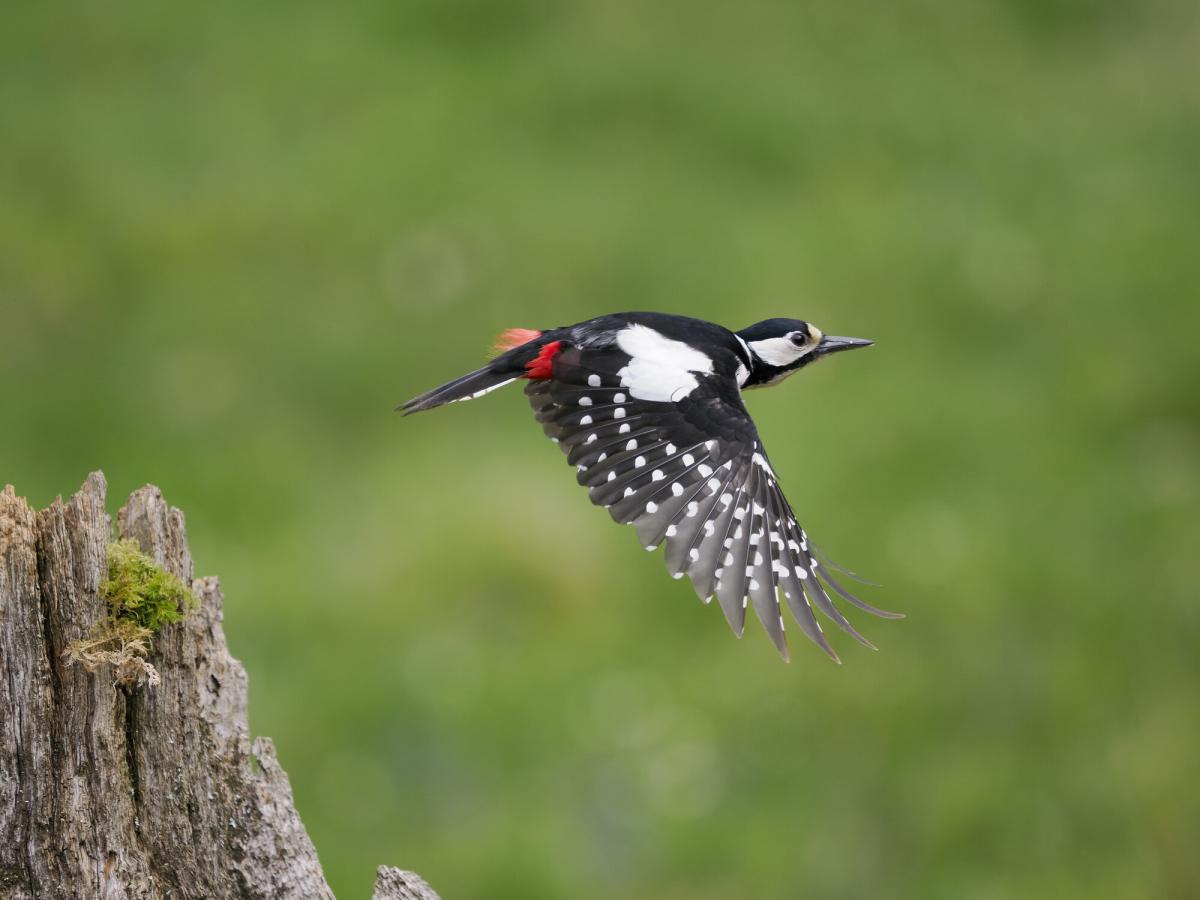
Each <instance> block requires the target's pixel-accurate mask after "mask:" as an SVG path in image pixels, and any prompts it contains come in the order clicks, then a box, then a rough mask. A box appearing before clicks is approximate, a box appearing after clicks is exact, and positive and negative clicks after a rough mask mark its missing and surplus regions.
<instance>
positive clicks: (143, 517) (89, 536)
mask: <svg viewBox="0 0 1200 900" xmlns="http://www.w3.org/2000/svg"><path fill="white" fill-rule="evenodd" d="M104 500H105V481H104V476H103V475H102V474H100V473H98V472H97V473H93V474H92V475H90V476H89V477H88V479H87V481H86V482H85V483H84V485H83V487H82V488H81V489H80V491H79V492H78V493H77V494H76V495H75V496H74V497H72V498H71V499H70V501H69V502H67V503H63V502H62V500H61V498H60V499H59V500H56V501H55V502H54V503H53V504H52V505H51V506H50V507H49V508H47V509H44V510H41V511H37V512H35V511H34V510H32V509H30V507H29V505H28V504H27V503H26V502H25V501H24V500H23V499H22V498H20V497H17V496H16V494H15V492H14V491H13V489H12V487H11V486H8V487H6V488H5V489H4V491H3V492H0V669H2V674H0V898H3V900H31V898H89V897H96V898H104V900H125V898H131V900H132V898H224V897H229V898H306V900H310V898H317V900H319V898H332V897H333V894H332V893H331V892H330V890H329V886H328V885H327V884H326V882H325V878H324V876H323V874H322V872H321V867H320V864H319V863H318V861H317V854H316V850H315V849H314V847H313V845H312V842H311V841H310V840H309V837H308V834H307V833H306V832H305V830H304V826H303V825H302V824H301V822H300V817H299V815H298V814H297V812H296V808H295V805H294V804H293V802H292V791H291V787H290V785H289V783H288V779H287V774H286V773H285V772H284V771H283V769H282V768H281V767H280V765H279V762H278V760H277V759H276V757H275V748H274V746H273V745H272V743H271V741H270V739H269V738H261V737H260V738H257V739H255V740H253V741H251V739H250V733H249V727H248V724H247V718H246V706H247V681H246V672H245V670H244V669H243V668H242V666H241V664H240V663H239V662H238V661H237V660H236V659H234V658H233V657H232V656H230V654H229V650H228V648H227V646H226V644H225V635H224V632H223V630H222V627H221V617H222V603H223V599H222V596H221V589H220V585H219V584H218V582H217V579H216V578H200V579H195V580H193V572H192V558H191V553H190V552H189V551H188V546H187V536H186V532H185V528H184V518H183V513H181V512H180V511H179V510H177V509H174V508H171V507H168V506H167V504H166V502H165V501H164V500H163V496H162V492H161V491H159V489H158V488H156V487H153V486H147V487H144V488H141V489H140V490H138V491H136V492H135V493H134V494H133V495H132V496H131V497H130V498H129V501H128V503H126V505H125V506H124V507H123V508H122V509H121V511H120V513H119V514H118V516H117V531H118V535H119V536H120V537H122V538H133V539H134V540H136V541H137V542H138V543H139V544H140V545H141V548H142V550H143V551H144V552H145V553H147V554H148V555H150V556H151V557H153V558H154V560H155V561H156V562H157V563H158V564H159V565H160V566H162V567H163V568H164V569H166V570H168V571H170V572H172V573H173V574H175V575H177V576H179V577H180V578H181V579H182V580H183V581H184V583H185V584H191V586H192V589H193V591H194V592H195V593H196V595H197V596H198V597H199V598H200V601H201V605H200V609H199V610H198V611H196V612H194V613H193V614H191V615H190V616H188V617H187V618H186V619H185V620H184V621H183V622H180V623H177V624H171V625H166V626H164V627H163V628H162V629H161V630H160V631H159V632H158V633H157V634H156V635H155V636H154V642H153V653H152V655H151V657H150V662H151V663H152V664H153V665H154V666H155V667H156V668H157V670H158V672H159V675H160V678H161V682H160V683H159V684H158V685H157V686H154V687H148V686H141V687H120V686H118V685H117V684H116V682H115V680H114V678H113V673H112V672H111V671H109V670H107V669H106V668H104V667H101V668H99V669H97V670H96V671H94V672H90V673H89V672H87V671H85V670H84V668H83V667H82V666H79V665H67V663H66V661H65V660H64V659H63V650H64V648H66V646H67V645H68V644H70V642H71V641H73V640H76V639H77V638H81V637H84V636H85V635H87V634H89V632H90V631H91V629H92V627H93V626H94V625H95V624H96V623H97V622H98V621H100V620H101V619H102V618H103V617H104V616H105V614H106V608H105V604H104V601H103V599H102V598H101V597H100V596H99V593H98V589H99V585H100V583H101V581H102V580H103V579H104V577H105V574H106V569H107V562H106V556H107V546H108V544H109V542H110V541H111V540H112V538H113V532H112V525H111V522H110V520H109V518H108V516H107V515H106V514H105V508H104ZM374 896H375V897H376V898H377V900H391V898H404V900H436V897H437V895H436V894H435V893H434V892H433V891H432V890H431V889H430V888H429V886H428V885H426V884H425V883H424V882H423V881H421V879H419V878H418V877H417V876H415V875H412V874H411V873H407V872H401V871H399V870H397V869H386V868H380V870H379V878H378V881H377V883H376V888H375V894H374Z"/></svg>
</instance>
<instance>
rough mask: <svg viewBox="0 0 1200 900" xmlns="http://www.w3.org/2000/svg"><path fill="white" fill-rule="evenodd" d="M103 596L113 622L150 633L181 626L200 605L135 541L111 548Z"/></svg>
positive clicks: (193, 595) (103, 585)
mask: <svg viewBox="0 0 1200 900" xmlns="http://www.w3.org/2000/svg"><path fill="white" fill-rule="evenodd" d="M100 596H102V597H103V598H104V600H105V602H106V603H107V604H108V613H109V616H110V617H111V618H113V619H114V620H125V621H129V622H133V623H135V624H137V625H139V626H141V627H142V628H146V629H148V630H149V631H150V632H152V633H153V632H155V631H157V630H158V629H159V628H160V627H161V626H162V625H163V624H165V623H167V622H178V621H179V620H180V619H182V618H183V616H184V614H185V613H186V612H187V611H188V610H189V609H195V608H197V607H198V606H199V605H200V601H199V600H198V599H197V598H196V595H195V594H193V593H192V592H191V591H190V590H188V588H187V587H185V586H184V584H183V582H182V581H180V580H179V579H178V578H176V577H175V576H174V575H172V574H171V573H170V572H165V571H163V570H162V569H160V568H159V567H158V566H156V565H155V564H154V560H152V559H151V558H150V557H149V556H147V555H146V554H145V553H143V552H142V551H141V549H139V547H138V545H137V542H136V541H130V540H124V541H114V542H113V543H111V544H109V545H108V578H107V579H106V580H105V581H104V582H103V583H102V584H101V585H100Z"/></svg>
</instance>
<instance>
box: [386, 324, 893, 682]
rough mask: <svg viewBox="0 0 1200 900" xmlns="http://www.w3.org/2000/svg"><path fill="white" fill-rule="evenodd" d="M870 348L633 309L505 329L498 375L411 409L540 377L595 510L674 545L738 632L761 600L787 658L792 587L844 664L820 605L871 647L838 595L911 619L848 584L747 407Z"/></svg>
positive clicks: (672, 553) (679, 573)
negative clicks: (786, 617) (836, 355)
mask: <svg viewBox="0 0 1200 900" xmlns="http://www.w3.org/2000/svg"><path fill="white" fill-rule="evenodd" d="M870 343H871V342H870V341H864V340H859V339H857V338H832V337H826V336H825V335H823V334H822V333H821V332H820V330H818V329H817V328H816V327H814V326H811V325H809V324H808V323H806V322H803V321H800V320H797V319H769V320H767V321H765V322H759V323H758V324H757V325H753V326H751V327H750V328H746V329H743V330H742V331H740V332H733V331H730V330H729V329H727V328H723V327H722V326H720V325H716V324H713V323H711V322H705V321H703V320H700V319H693V318H688V317H685V316H675V315H668V314H664V313H650V312H640V313H620V314H615V315H607V316H600V317H599V318H595V319H589V320H588V321H586V322H580V323H579V324H577V325H570V326H567V327H564V328H553V329H549V330H546V331H532V330H524V329H514V330H512V331H509V332H505V334H504V335H502V336H501V339H500V344H499V347H498V349H501V350H503V352H502V353H501V354H500V355H499V356H497V357H496V358H495V359H493V360H492V361H491V363H489V364H488V365H487V366H484V367H483V368H482V369H478V370H477V371H475V372H471V373H469V374H467V375H464V376H462V377H461V378H458V379H455V380H454V381H451V382H449V383H448V384H445V385H442V386H441V387H439V388H435V389H434V390H432V391H429V392H428V393H425V394H422V395H421V396H419V397H416V398H414V399H412V400H410V401H409V402H408V403H405V404H404V405H403V406H402V407H401V409H403V410H404V411H405V412H406V413H411V412H419V411H421V410H425V409H431V408H433V407H436V406H441V405H442V404H444V403H451V402H454V401H457V400H469V399H473V398H476V397H480V396H483V395H484V394H487V393H490V392H491V391H493V390H496V389H497V388H500V387H503V386H505V385H507V384H510V383H511V382H513V381H515V380H517V379H524V380H526V381H527V385H526V388H525V392H526V394H527V395H528V396H529V400H530V403H531V404H532V406H533V409H534V413H535V415H536V417H537V419H538V421H539V422H541V423H542V427H543V429H544V430H545V432H546V434H547V435H549V436H550V438H551V439H552V440H554V441H555V442H556V443H557V444H558V445H559V447H560V448H561V449H562V450H563V451H564V452H565V453H566V454H567V458H568V461H569V462H570V463H571V464H573V465H574V466H575V468H576V470H577V477H578V481H579V483H580V484H581V485H584V486H585V487H587V488H588V492H589V496H590V498H591V500H592V502H593V503H595V504H597V505H600V506H603V507H605V508H607V509H608V511H609V513H610V514H611V515H612V517H613V518H614V519H615V520H616V521H618V522H622V523H631V524H633V525H634V526H635V527H636V528H637V530H638V536H639V538H640V539H641V542H642V545H643V546H645V547H646V548H647V549H649V550H654V549H656V548H657V547H658V546H659V545H660V544H662V543H663V542H665V543H666V548H667V549H666V563H667V568H668V569H669V570H670V571H671V573H672V575H673V576H674V577H676V578H681V577H683V576H684V575H688V576H689V577H690V578H691V580H692V584H693V586H694V587H695V589H696V592H697V594H699V596H700V598H701V599H702V600H704V601H705V602H708V601H710V600H711V599H712V598H713V597H714V596H716V597H717V598H718V601H719V603H720V606H721V609H722V610H723V611H724V613H725V616H726V618H727V619H728V621H729V624H730V626H731V627H732V628H733V630H734V632H735V633H736V634H738V635H739V636H740V635H741V633H742V630H743V627H744V623H745V610H746V607H747V606H748V605H749V604H750V603H753V605H754V609H755V612H756V613H757V614H758V617H759V619H760V620H761V621H762V623H763V626H764V627H765V628H766V630H767V632H768V634H770V636H771V638H772V640H773V641H774V642H775V646H776V647H777V648H778V649H779V652H780V653H781V654H783V656H784V658H785V659H786V658H787V644H786V642H785V640H784V636H783V630H784V624H783V617H782V615H781V614H780V606H779V599H778V592H780V591H781V592H782V593H783V596H784V600H785V602H786V603H787V604H788V606H789V607H790V608H791V610H792V613H793V615H794V616H795V618H796V620H797V622H799V624H800V627H801V629H802V630H803V631H804V633H805V634H806V635H807V636H808V637H809V638H810V639H812V640H813V641H814V642H815V643H816V644H818V645H819V646H820V647H821V648H822V649H824V650H825V651H826V652H827V653H828V654H829V655H830V656H831V657H833V658H834V659H835V660H836V659H837V655H836V654H835V653H834V651H833V649H832V647H830V645H829V643H828V641H827V640H826V639H825V636H824V634H823V633H822V631H821V627H820V625H819V624H818V623H817V621H816V618H815V616H814V614H813V608H814V607H816V608H817V609H819V610H820V611H821V612H822V613H823V614H825V615H826V616H828V617H829V618H830V619H832V620H833V621H834V622H836V623H837V624H838V625H839V626H840V627H842V628H843V629H844V630H846V631H847V632H849V633H850V634H852V635H853V636H854V637H855V638H857V639H858V640H859V641H861V642H862V643H864V644H866V645H867V646H871V645H870V644H869V642H867V641H866V639H865V638H863V637H862V636H861V635H860V634H859V633H858V632H857V631H856V630H855V629H854V627H853V626H852V625H850V623H849V622H848V621H847V620H846V618H845V617H844V616H843V615H842V614H841V613H840V612H839V611H838V610H837V608H836V607H835V606H834V605H833V602H832V600H831V599H830V595H829V592H828V590H827V588H826V584H827V585H828V587H829V588H830V589H832V590H833V591H834V592H836V593H837V594H840V595H841V596H842V597H844V598H846V599H847V600H849V601H850V602H851V603H853V604H855V605H856V606H859V607H861V608H862V609H865V610H867V611H869V612H872V613H874V614H876V615H881V616H884V617H895V615H896V614H894V613H887V612H884V611H882V610H878V609H875V608H874V607H872V606H870V605H869V604H867V603H864V602H863V601H861V600H859V599H858V598H857V597H855V596H854V595H852V594H851V593H849V592H848V591H847V590H845V589H844V588H843V587H841V585H840V584H838V583H837V581H836V580H834V578H833V577H832V576H831V575H830V573H829V569H828V566H829V565H832V564H829V563H828V561H825V562H826V565H825V566H820V561H819V560H818V557H817V553H816V550H815V548H813V547H812V546H810V544H809V541H808V536H807V534H806V533H805V532H804V530H803V529H802V528H801V527H800V526H799V525H798V524H797V523H796V518H795V516H794V515H793V513H792V510H791V507H790V506H789V505H788V502H787V500H786V499H785V498H784V496H783V493H782V492H781V491H780V489H779V485H778V482H777V480H776V477H775V472H774V470H773V469H772V468H771V464H770V462H769V461H768V460H767V456H766V451H765V450H764V449H763V447H762V443H761V441H760V440H759V437H758V431H757V429H756V428H755V426H754V422H753V421H752V420H751V419H750V414H749V413H748V412H747V411H746V408H745V406H744V405H743V403H742V396H741V395H742V391H743V390H747V389H750V388H754V387H765V386H769V385H772V384H777V383H779V382H780V381H782V380H783V379H784V378H786V377H787V376H788V375H790V374H792V373H793V372H795V371H797V370H799V369H800V368H803V367H804V366H805V365H808V364H809V363H811V362H812V361H814V360H815V359H818V358H820V357H822V356H825V355H827V354H829V353H833V352H836V351H840V350H846V349H851V348H853V347H861V346H867V345H869V344H870ZM818 571H819V574H818ZM847 574H849V573H847ZM822 580H824V582H825V584H822Z"/></svg>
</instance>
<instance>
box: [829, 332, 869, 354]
mask: <svg viewBox="0 0 1200 900" xmlns="http://www.w3.org/2000/svg"><path fill="white" fill-rule="evenodd" d="M873 343H875V342H874V341H868V340H867V339H866V338H855V337H836V336H835V335H832V334H827V335H825V336H824V337H823V338H821V343H819V344H817V352H816V354H814V355H816V356H826V355H827V354H830V353H840V352H841V351H843V350H854V349H855V348H857V347H870V346H871V345H872V344H873Z"/></svg>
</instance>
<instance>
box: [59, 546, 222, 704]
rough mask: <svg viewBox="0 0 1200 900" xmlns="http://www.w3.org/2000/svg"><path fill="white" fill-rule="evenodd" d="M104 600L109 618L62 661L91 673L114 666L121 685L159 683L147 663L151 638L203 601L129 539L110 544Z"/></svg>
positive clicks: (74, 643) (68, 650)
mask: <svg viewBox="0 0 1200 900" xmlns="http://www.w3.org/2000/svg"><path fill="white" fill-rule="evenodd" d="M100 596H101V597H103V598H104V602H105V603H106V604H108V615H107V616H105V617H104V618H103V619H101V620H100V621H99V622H97V623H96V626H95V627H94V628H93V629H92V631H91V633H90V634H89V635H88V636H87V637H85V638H80V639H79V640H75V641H72V642H71V643H70V644H69V645H68V646H67V648H66V649H65V650H64V651H63V658H64V659H65V660H66V662H67V663H68V664H71V663H80V664H81V665H82V666H83V667H84V668H85V669H87V671H89V672H93V671H95V670H96V669H97V668H98V667H99V666H102V665H103V666H111V667H112V670H113V675H114V678H115V679H116V682H117V683H118V684H122V685H137V684H148V685H150V686H154V685H156V684H158V680H159V679H158V672H157V671H156V670H155V668H154V666H152V665H151V664H150V663H149V662H148V661H147V659H146V658H147V657H148V656H149V655H150V637H151V635H153V634H154V633H155V632H156V631H158V629H159V628H161V627H162V626H163V625H165V624H166V623H168V622H178V621H179V620H181V619H182V618H183V617H184V616H185V615H186V614H187V613H188V611H189V610H192V609H196V608H197V607H198V606H199V605H200V601H199V599H198V598H197V597H196V595H195V594H193V593H192V592H191V591H190V590H188V588H187V587H186V586H185V585H184V584H183V582H182V581H180V580H179V579H178V578H176V577H175V576H174V575H172V574H171V573H170V572H164V571H163V570H162V569H160V568H159V567H158V566H156V565H155V564H154V560H152V559H151V558H150V557H149V556H147V555H146V554H145V553H143V552H142V551H141V550H140V549H139V548H138V545H137V543H136V542H135V541H128V540H126V541H115V542H113V543H111V544H109V545H108V578H106V579H105V580H104V581H103V582H101V584H100Z"/></svg>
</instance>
